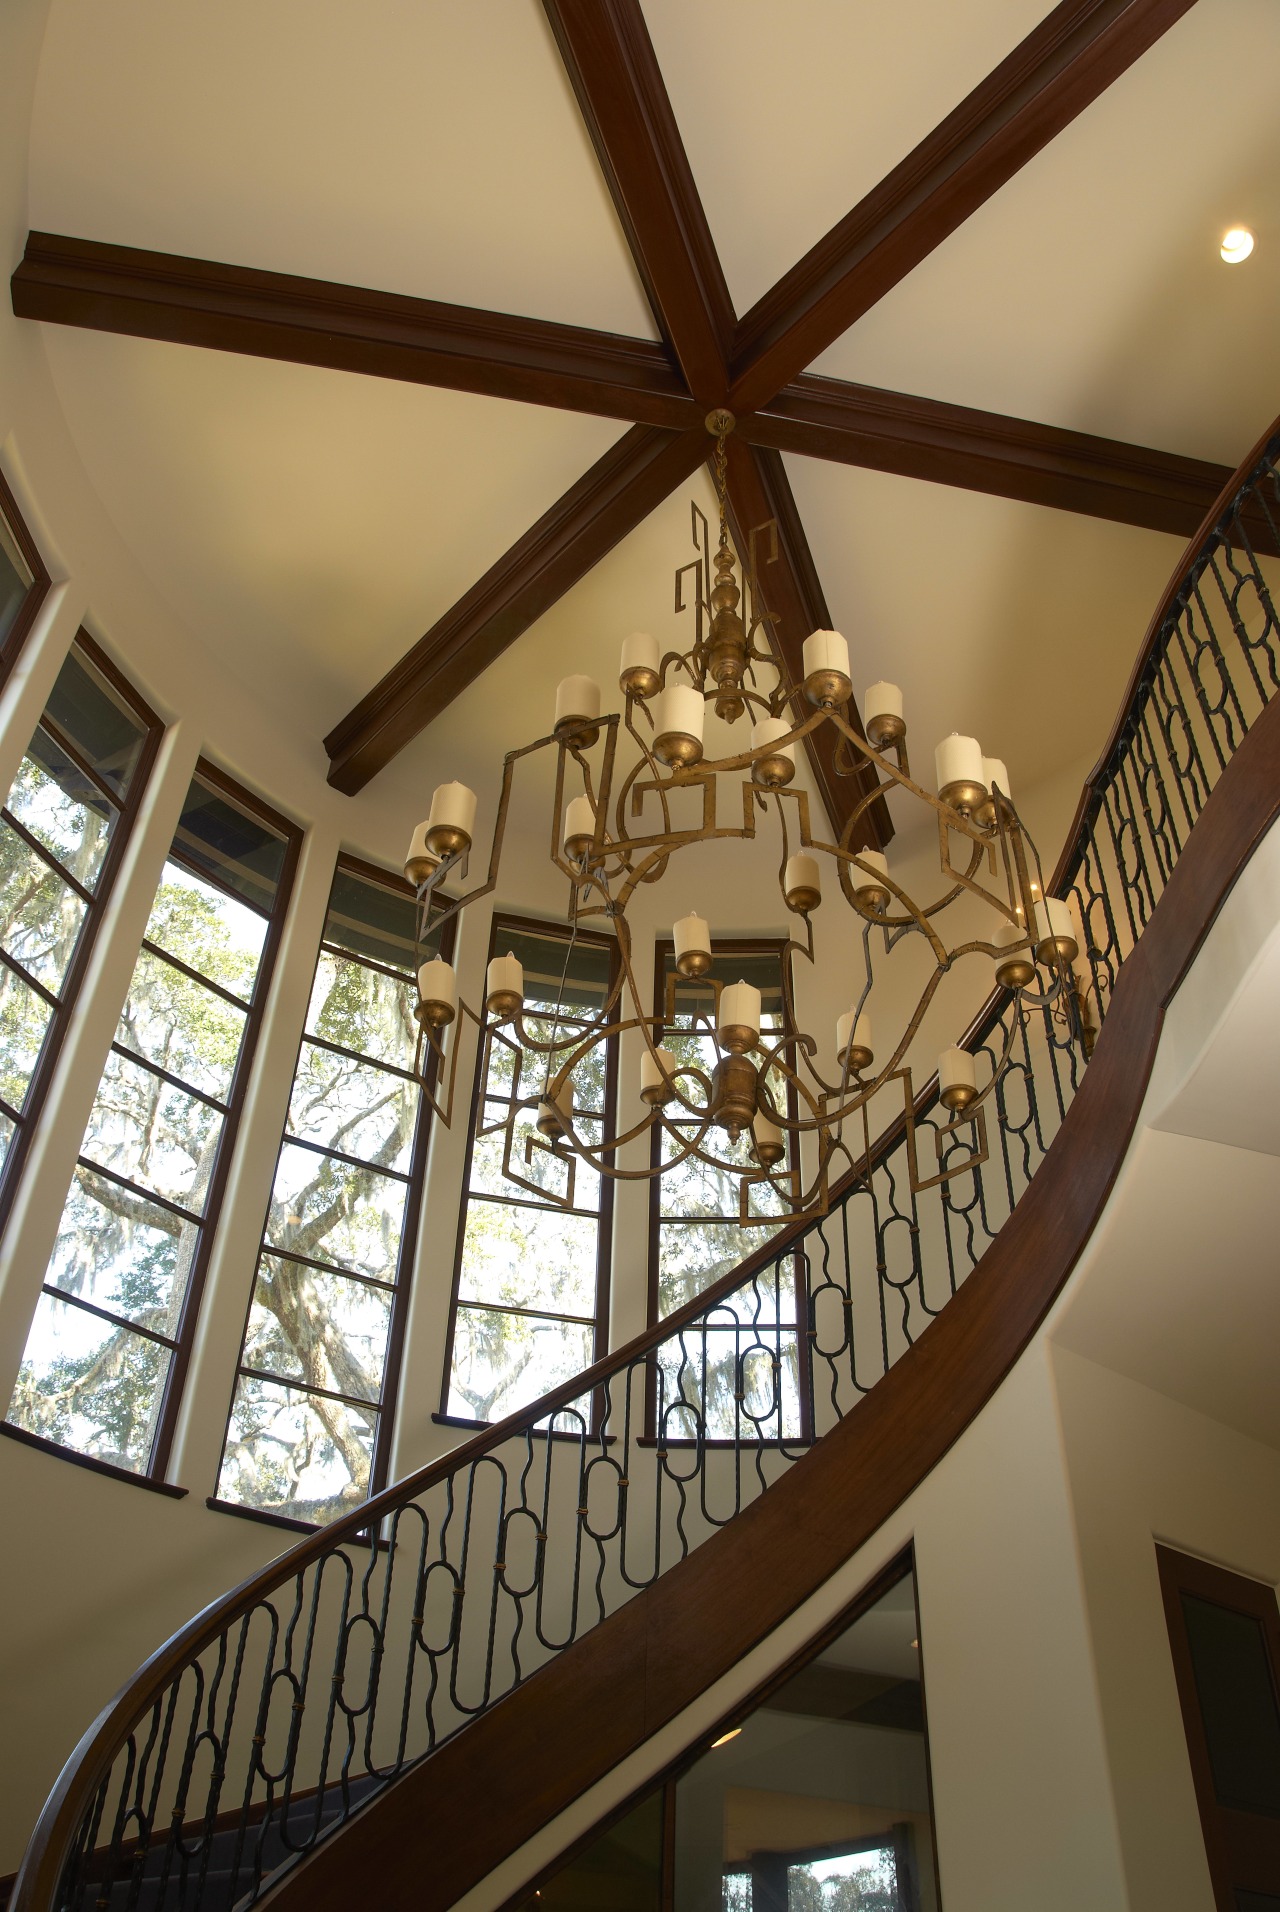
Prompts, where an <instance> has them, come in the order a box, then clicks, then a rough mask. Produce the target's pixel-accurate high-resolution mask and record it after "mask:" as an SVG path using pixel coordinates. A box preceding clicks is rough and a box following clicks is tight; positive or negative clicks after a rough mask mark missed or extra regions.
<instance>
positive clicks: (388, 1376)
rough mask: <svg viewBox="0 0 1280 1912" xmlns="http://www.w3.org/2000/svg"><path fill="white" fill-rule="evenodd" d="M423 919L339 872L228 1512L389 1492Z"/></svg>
mask: <svg viewBox="0 0 1280 1912" xmlns="http://www.w3.org/2000/svg"><path fill="white" fill-rule="evenodd" d="M416 917H417V906H416V904H415V901H414V895H413V891H412V890H411V889H410V888H409V886H408V884H407V883H405V882H404V881H403V880H402V879H401V878H399V877H395V876H392V875H391V874H390V873H389V872H388V871H384V870H378V869H374V868H371V867H370V866H369V865H368V864H365V863H360V862H357V861H356V859H355V858H353V857H342V858H340V859H339V862H338V868H337V872H336V874H335V876H334V879H333V888H332V891H331V892H330V896H329V910H328V914H327V916H326V917H325V925H324V936H323V940H322V943H321V948H320V955H319V958H318V960H317V963H316V974H315V982H314V984H313V987H312V991H311V1004H310V1008H309V1009H308V1012H307V1022H306V1030H305V1033H304V1035H303V1038H302V1046H301V1049H300V1051H299V1054H298V1066H297V1070H296V1071H295V1074H294V1081H293V1094H292V1097H291V1100H290V1103H289V1116H288V1122H287V1125H286V1128H285V1133H284V1138H283V1140H282V1142H281V1144H280V1155H279V1159H278V1161H277V1164H276V1174H275V1184H274V1186H273V1188H272V1191H271V1204H270V1208H269V1210H268V1213H267V1221H266V1227H265V1228H264V1230H263V1235H262V1248H261V1252H260V1253H259V1256H258V1265H257V1270H256V1273H255V1277H254V1285H253V1293H252V1297H251V1300H250V1305H249V1319H248V1323H247V1326H246V1329H245V1336H244V1344H243V1347H242V1349H241V1355H240V1366H239V1371H238V1374H237V1378H236V1387H235V1395H234V1398H233V1400H232V1404H231V1415H230V1419H229V1422H228V1427H227V1437H226V1444H225V1447H224V1449H223V1456H222V1466H221V1469H220V1471H219V1476H218V1499H219V1500H220V1501H222V1502H223V1503H224V1504H230V1505H234V1506H239V1507H246V1508H253V1509H255V1510H256V1511H257V1512H259V1513H268V1514H271V1515H274V1516H276V1517H278V1518H283V1519H285V1520H287V1521H291V1522H294V1523H297V1524H300V1525H315V1524H317V1523H321V1522H324V1521H327V1520H332V1519H334V1518H335V1517H336V1516H337V1515H338V1514H340V1513H343V1512H345V1511H346V1510H347V1509H348V1508H349V1507H352V1506H354V1505H356V1504H357V1503H358V1502H360V1501H361V1500H363V1499H365V1498H366V1496H367V1495H368V1494H370V1493H373V1492H376V1490H377V1489H378V1487H379V1486H381V1485H382V1483H383V1481H384V1480H385V1478H386V1468H387V1459H388V1453H389V1440H390V1433H391V1425H390V1423H391V1418H392V1417H391V1409H392V1406H393V1404H394V1401H395V1389H396V1379H397V1375H398V1370H399V1362H400V1346H401V1341H402V1337H403V1333H404V1320H405V1312H406V1305H407V1301H408V1293H409V1277H410V1271H411V1268H412V1263H413V1250H414V1241H415V1237H416V1234H417V1224H418V1211H419V1204H420V1201H421V1196H422V1178H423V1171H424V1168H425V1164H426V1147H427V1132H428V1124H429V1113H430V1112H429V1108H428V1105H427V1103H426V1100H425V1098H424V1097H423V1095H422V1092H421V1090H420V1088H419V1086H418V1083H417V1081H416V1080H415V1078H414V1075H413V1062H414V1052H415V1046H416V1041H417V1035H418V1028H417V1024H416V1022H415V1020H414V1014H413V1012H414V1009H415V1007H416V1004H417V1000H418V998H417V987H416V977H415V970H414V931H415V926H416ZM452 932H453V925H452V923H450V925H449V926H448V931H447V937H448V942H447V945H446V946H444V947H437V944H438V941H439V939H438V938H437V939H435V940H433V944H432V952H431V953H432V954H444V955H448V954H449V951H450V949H451V947H452Z"/></svg>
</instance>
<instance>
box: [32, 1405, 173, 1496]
mask: <svg viewBox="0 0 1280 1912" xmlns="http://www.w3.org/2000/svg"><path fill="white" fill-rule="evenodd" d="M0 1434H7V1435H8V1437H9V1439H10V1440H11V1441H21V1443H22V1445H23V1446H24V1447H34V1448H37V1449H38V1450H39V1451H40V1453H42V1454H52V1455H54V1456H55V1457H56V1458H57V1459H58V1460H60V1461H70V1463H71V1465H72V1466H73V1467H87V1468H88V1470H89V1472H90V1473H91V1474H105V1475H106V1477H107V1479H108V1480H120V1481H126V1482H127V1483H128V1485H129V1486H130V1487H145V1488H146V1490H147V1492H148V1493H149V1494H164V1495H166V1496H167V1498H168V1499H169V1500H185V1499H186V1497H187V1495H188V1494H189V1493H190V1491H191V1490H190V1488H189V1487H177V1486H175V1485H174V1483H173V1482H172V1481H167V1480H152V1479H151V1477H150V1476H149V1475H147V1474H135V1473H133V1472H132V1471H131V1470H130V1469H129V1468H127V1467H117V1466H116V1464H115V1462H114V1461H100V1460H98V1459H96V1458H95V1456H94V1455H92V1454H77V1452H76V1450H75V1449H74V1447H63V1446H62V1445H61V1443H60V1442H58V1441H50V1440H46V1439H45V1436H44V1435H43V1434H32V1433H29V1432H28V1430H27V1429H26V1428H25V1427H14V1426H13V1425H12V1423H11V1422H9V1421H0Z"/></svg>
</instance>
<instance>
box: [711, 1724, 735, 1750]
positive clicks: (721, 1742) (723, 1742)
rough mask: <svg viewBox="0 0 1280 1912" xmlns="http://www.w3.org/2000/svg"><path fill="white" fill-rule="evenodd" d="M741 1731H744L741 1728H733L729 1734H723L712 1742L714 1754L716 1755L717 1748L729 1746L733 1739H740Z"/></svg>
mask: <svg viewBox="0 0 1280 1912" xmlns="http://www.w3.org/2000/svg"><path fill="white" fill-rule="evenodd" d="M741 1731H742V1728H741V1727H740V1726H731V1727H730V1728H729V1731H728V1732H727V1733H721V1735H720V1737H719V1739H713V1740H712V1742H711V1750H712V1752H713V1753H714V1751H715V1750H716V1747H717V1746H727V1745H728V1744H729V1741H730V1740H731V1739H736V1738H737V1737H738V1734H739V1733H740V1732H741Z"/></svg>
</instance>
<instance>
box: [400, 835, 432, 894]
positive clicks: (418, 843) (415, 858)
mask: <svg viewBox="0 0 1280 1912" xmlns="http://www.w3.org/2000/svg"><path fill="white" fill-rule="evenodd" d="M429 827H430V826H429V825H427V824H425V823H420V824H419V825H418V827H417V829H416V830H415V831H414V833H413V835H412V837H411V838H410V840H409V851H408V855H407V856H406V857H405V860H404V874H405V881H406V882H408V883H412V884H413V887H414V889H415V890H416V889H417V887H418V885H419V884H420V883H425V882H426V880H427V878H428V877H429V876H430V875H431V873H432V871H433V870H434V869H435V868H436V865H437V864H438V863H439V861H440V859H439V857H438V856H433V855H432V854H431V851H430V850H429V849H428V848H427V830H428V828H429Z"/></svg>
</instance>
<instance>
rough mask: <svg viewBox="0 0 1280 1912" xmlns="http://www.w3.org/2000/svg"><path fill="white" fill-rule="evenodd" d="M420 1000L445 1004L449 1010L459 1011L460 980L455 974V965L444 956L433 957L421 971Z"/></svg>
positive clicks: (419, 972)
mask: <svg viewBox="0 0 1280 1912" xmlns="http://www.w3.org/2000/svg"><path fill="white" fill-rule="evenodd" d="M418 1000H419V1002H434V1003H444V1004H445V1006H446V1007H447V1008H449V1009H454V1010H456V1009H457V1007H458V979H457V977H456V976H455V975H454V973H453V964H452V963H447V962H446V961H445V960H444V957H443V956H433V957H432V959H431V961H430V962H429V963H423V965H422V967H421V968H420V969H419V971H418Z"/></svg>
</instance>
